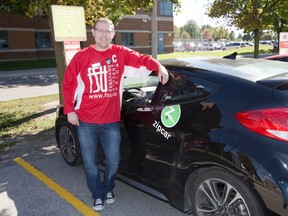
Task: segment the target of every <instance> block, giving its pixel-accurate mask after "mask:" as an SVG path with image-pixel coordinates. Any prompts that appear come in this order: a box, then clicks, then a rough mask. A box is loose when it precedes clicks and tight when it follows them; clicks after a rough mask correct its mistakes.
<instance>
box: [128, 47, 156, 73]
mask: <svg viewBox="0 0 288 216" xmlns="http://www.w3.org/2000/svg"><path fill="white" fill-rule="evenodd" d="M123 49H124V50H123V51H124V53H125V60H124V61H125V62H124V64H125V70H126V73H127V71H128V73H130V75H131V72H132V71H134V73H136V74H138V75H140V76H141V74H142V75H146V74H148V75H149V74H150V73H151V72H152V71H154V72H155V73H156V74H158V68H159V66H160V65H161V63H160V62H159V61H157V60H156V59H154V58H152V57H151V56H149V55H145V54H141V53H139V52H137V51H135V50H132V49H129V48H127V47H123ZM136 74H135V75H136Z"/></svg>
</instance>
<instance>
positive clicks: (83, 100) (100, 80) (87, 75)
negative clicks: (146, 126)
mask: <svg viewBox="0 0 288 216" xmlns="http://www.w3.org/2000/svg"><path fill="white" fill-rule="evenodd" d="M92 34H93V36H94V39H95V44H94V45H90V46H89V47H87V48H85V49H82V50H81V51H79V52H77V53H76V54H75V56H74V57H73V59H72V60H71V62H70V63H69V65H68V67H67V69H66V72H65V75H64V80H63V86H62V87H63V95H64V112H65V114H67V117H68V121H69V122H70V123H71V124H73V125H75V126H77V127H76V128H77V135H78V139H79V143H80V148H81V155H82V159H83V166H84V172H85V176H86V181H87V185H88V188H89V190H90V191H91V193H92V198H93V200H94V202H93V209H94V210H96V211H99V210H102V209H103V208H104V202H106V203H108V204H110V203H113V202H114V201H115V196H114V193H113V188H114V186H115V185H114V181H115V177H116V173H117V169H118V164H119V161H120V149H119V148H120V139H121V138H120V129H119V121H120V108H121V100H122V89H123V79H124V76H137V77H139V76H148V75H149V74H150V73H151V72H152V71H156V72H157V73H158V77H159V80H160V82H161V83H162V84H165V83H166V82H167V81H168V79H169V76H168V72H167V70H166V69H165V67H164V66H162V65H161V64H160V63H159V62H158V61H156V60H155V59H153V58H151V57H150V56H147V55H143V54H140V53H138V52H136V51H134V50H131V49H129V48H127V47H124V46H121V45H114V44H111V42H112V39H113V37H114V35H115V31H114V25H113V23H112V21H111V20H109V19H107V18H101V19H99V20H97V21H96V22H95V24H94V27H93V29H92ZM75 102H76V104H75ZM74 105H75V106H74ZM98 143H100V144H101V146H102V148H103V151H104V154H105V171H104V177H103V181H102V180H101V178H100V175H99V169H98V166H97V154H96V151H97V145H98Z"/></svg>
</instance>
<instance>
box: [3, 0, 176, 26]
mask: <svg viewBox="0 0 288 216" xmlns="http://www.w3.org/2000/svg"><path fill="white" fill-rule="evenodd" d="M167 1H170V2H173V3H174V10H175V11H177V10H180V8H181V3H180V1H179V0H167ZM51 5H67V6H82V7H84V9H85V19H86V23H87V24H88V25H90V26H92V25H93V24H94V22H95V20H96V19H98V18H100V17H108V18H110V19H111V20H112V21H113V22H114V23H115V24H117V23H118V22H119V21H120V20H121V19H122V17H123V15H133V14H135V11H136V10H139V9H144V10H145V11H151V8H152V7H153V0H137V1H135V0H110V1H105V0H30V1H27V0H2V3H1V5H0V11H5V12H11V13H17V14H21V15H26V16H29V17H33V16H42V17H46V18H47V19H48V18H49V17H50V6H51Z"/></svg>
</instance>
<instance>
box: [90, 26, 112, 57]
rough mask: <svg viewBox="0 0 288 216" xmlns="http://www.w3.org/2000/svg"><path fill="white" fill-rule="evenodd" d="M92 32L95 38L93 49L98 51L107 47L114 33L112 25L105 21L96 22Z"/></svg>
mask: <svg viewBox="0 0 288 216" xmlns="http://www.w3.org/2000/svg"><path fill="white" fill-rule="evenodd" d="M92 34H93V36H94V39H95V49H96V50H98V51H105V50H107V49H108V47H109V45H110V44H111V42H112V39H113V37H114V35H115V32H114V30H113V29H112V27H111V26H110V25H109V24H108V23H105V22H97V24H96V26H95V27H94V29H92Z"/></svg>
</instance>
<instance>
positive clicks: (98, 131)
mask: <svg viewBox="0 0 288 216" xmlns="http://www.w3.org/2000/svg"><path fill="white" fill-rule="evenodd" d="M77 135H78V140H79V143H80V148H81V155H82V159H83V167H84V172H85V176H86V181H87V185H88V188H89V190H90V191H91V193H92V198H93V199H98V198H102V199H103V198H104V197H105V195H106V193H108V192H111V191H112V190H113V188H114V187H115V184H114V181H115V178H116V173H117V170H118V165H119V161H120V141H121V135H120V129H119V123H118V122H117V123H109V124H90V123H85V122H82V121H80V125H79V126H78V127H77ZM99 142H100V144H101V146H102V149H103V151H104V154H105V171H104V177H103V181H102V180H101V178H100V173H99V168H98V159H97V146H98V143H99Z"/></svg>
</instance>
